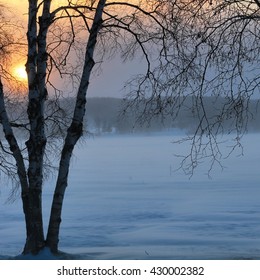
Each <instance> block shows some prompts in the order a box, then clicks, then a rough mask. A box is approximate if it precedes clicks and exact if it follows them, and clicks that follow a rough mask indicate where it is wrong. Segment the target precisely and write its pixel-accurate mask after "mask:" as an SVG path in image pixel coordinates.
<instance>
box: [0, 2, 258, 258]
mask: <svg viewBox="0 0 260 280" xmlns="http://www.w3.org/2000/svg"><path fill="white" fill-rule="evenodd" d="M28 4H29V5H28V18H27V27H26V30H25V31H24V39H25V45H26V50H25V54H24V55H25V57H26V58H27V62H26V72H27V76H28V84H27V101H26V108H25V112H24V114H26V115H27V117H26V118H25V120H24V121H21V120H17V121H13V120H12V119H11V117H10V112H8V108H7V103H6V101H7V95H6V92H7V79H5V77H4V76H3V75H2V76H1V83H0V119H1V124H2V127H3V132H4V135H5V138H6V141H7V143H8V146H9V151H8V153H9V155H11V156H12V157H13V160H14V162H15V165H14V166H15V169H16V173H17V177H18V180H19V184H20V190H21V199H22V203H23V211H24V216H25V224H26V242H25V246H24V250H23V254H28V253H33V254H38V253H39V252H40V251H41V250H42V249H43V248H45V247H48V248H49V249H50V250H51V251H52V252H53V253H58V249H59V247H58V245H59V232H60V223H61V217H62V206H63V199H64V196H65V191H66V188H67V186H68V176H69V168H70V160H71V156H72V154H73V150H74V147H75V145H76V144H77V142H78V140H79V139H80V137H82V134H83V118H84V115H85V110H86V108H85V105H86V102H87V93H88V90H89V83H90V81H91V79H90V78H91V74H92V73H93V70H94V69H95V67H96V66H97V64H98V65H99V64H100V61H103V60H104V59H106V58H108V57H109V58H111V57H113V56H114V55H117V54H118V53H120V55H121V57H122V60H123V61H126V62H127V60H128V59H132V58H135V57H138V59H142V60H143V63H144V65H145V70H144V72H143V73H140V75H137V76H136V77H135V78H134V79H131V80H129V81H128V82H127V83H126V90H127V92H128V96H127V98H126V99H127V104H128V106H127V107H126V111H127V110H128V109H129V108H136V109H137V111H139V108H142V114H141V115H140V116H139V119H140V120H146V119H149V118H151V116H155V117H157V116H161V117H162V118H163V116H164V115H165V114H170V115H171V116H172V117H173V118H174V117H176V116H177V114H178V112H179V109H180V108H181V106H183V104H184V101H185V99H186V98H187V97H188V96H191V97H192V100H193V104H192V106H191V108H190V109H191V110H193V111H194V114H196V116H198V119H199V123H198V126H197V129H196V131H194V135H193V136H192V137H191V138H190V140H191V142H192V146H191V147H192V150H191V151H190V154H189V156H188V157H185V158H184V162H185V160H186V159H189V162H190V167H191V169H192V170H193V168H194V167H196V165H197V163H198V160H199V158H200V156H202V157H205V155H206V156H207V154H205V153H206V150H207V149H209V151H210V153H211V155H212V156H213V162H215V161H217V160H218V156H219V155H220V151H219V149H218V146H217V141H216V138H215V136H216V135H217V134H218V133H219V132H221V131H222V129H223V126H222V120H223V119H225V118H232V119H233V120H234V124H235V125H234V126H233V127H234V128H235V129H236V131H237V133H238V134H237V137H236V140H238V141H239V137H240V136H241V134H243V132H244V130H243V129H244V126H243V122H244V116H245V115H244V114H245V113H246V112H247V110H246V107H245V106H246V104H247V103H246V102H247V100H248V98H250V97H251V96H253V95H254V93H255V92H257V90H259V85H258V84H259V83H258V79H259V77H258V75H257V74H255V73H257V71H258V66H257V65H258V64H259V63H258V60H259V47H258V45H259V44H258V35H259V29H258V24H257V23H258V19H259V6H260V5H259V2H258V1H256V0H255V1H253V0H252V1H224V0H223V1H206V0H204V1H186V0H176V1H169V0H157V1H146V0H139V1H134V0H128V1H117V0H116V1H113V0H87V1H83V0H78V1H76V0H75V1H71V0H70V1H69V0H68V1H66V0H64V1H63V2H62V4H58V5H56V2H55V1H51V0H43V1H38V0H29V1H28ZM55 5H56V6H55ZM97 62H98V63H97ZM244 63H245V64H244ZM2 65H3V66H2V69H3V68H4V64H2ZM244 65H246V67H247V68H245V66H244ZM248 67H249V68H248ZM248 69H250V70H249V73H250V76H247V73H248ZM54 73H56V74H57V73H58V74H59V75H60V77H62V78H66V82H68V81H69V82H70V83H71V85H72V89H73V90H74V93H75V99H76V101H75V104H74V107H73V113H72V116H71V117H70V116H68V117H69V123H67V122H63V121H64V119H65V118H64V116H65V115H64V111H62V110H61V108H60V106H59V98H60V97H61V96H62V95H61V94H60V91H59V89H58V87H57V86H56V85H55V79H54V78H53V74H54ZM207 94H210V95H213V96H216V98H217V97H218V96H220V95H221V96H225V97H226V100H227V102H226V103H225V104H223V106H221V108H219V114H218V115H217V116H210V114H209V112H207V110H206V108H205V104H204V99H203V97H204V96H205V95H207ZM50 100H54V101H53V102H50ZM53 104H54V105H53ZM246 116H248V115H246ZM48 121H51V122H52V124H53V125H54V126H55V127H56V128H57V131H61V134H60V136H62V137H63V142H62V144H61V147H60V154H59V165H58V173H57V178H56V185H55V186H54V193H53V202H52V206H51V214H50V219H49V225H48V230H47V233H45V232H44V227H43V217H42V185H43V178H44V173H46V166H47V165H48V164H46V155H48V154H49V152H52V151H53V149H52V144H53V139H54V137H55V135H51V136H50V135H49V131H48V125H47V123H48ZM17 127H19V128H20V129H23V130H24V131H25V135H26V137H27V139H26V140H25V141H24V142H23V143H21V141H18V138H17V135H16V133H15V132H16V131H15V128H17ZM64 128H66V130H65V131H64ZM231 129H232V128H231ZM203 135H206V136H207V139H206V142H203V141H204V140H203V139H204V138H202V136H203ZM71 187H73V186H71Z"/></svg>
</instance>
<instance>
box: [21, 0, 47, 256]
mask: <svg viewBox="0 0 260 280" xmlns="http://www.w3.org/2000/svg"><path fill="white" fill-rule="evenodd" d="M50 2H51V0H45V1H44V3H43V12H42V16H41V17H40V18H39V26H40V27H39V33H38V36H37V21H36V16H37V9H38V7H37V0H30V1H29V21H28V33H27V39H28V60H27V64H26V69H27V73H28V86H29V104H28V110H27V112H28V118H29V121H30V138H29V140H28V141H27V142H26V146H27V150H28V158H29V167H28V173H27V176H28V181H29V193H28V203H29V207H27V208H26V211H27V212H28V213H27V215H28V217H29V218H28V220H27V221H26V223H27V228H28V231H27V239H26V244H25V247H24V251H23V253H24V254H26V253H33V254H37V253H38V252H39V251H40V250H41V249H42V248H43V247H44V246H45V238H44V231H43V220H42V183H43V157H44V151H45V145H46V136H45V131H44V105H45V100H46V94H47V90H46V86H45V78H46V67H47V55H46V36H47V31H48V27H49V25H50Z"/></svg>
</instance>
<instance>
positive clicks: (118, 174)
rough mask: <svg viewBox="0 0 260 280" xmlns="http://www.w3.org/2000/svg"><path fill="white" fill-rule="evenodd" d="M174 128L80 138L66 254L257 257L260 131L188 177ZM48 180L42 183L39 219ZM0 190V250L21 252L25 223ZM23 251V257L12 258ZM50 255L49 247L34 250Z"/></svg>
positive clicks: (1, 254)
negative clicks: (217, 164)
mask: <svg viewBox="0 0 260 280" xmlns="http://www.w3.org/2000/svg"><path fill="white" fill-rule="evenodd" d="M172 140H173V136H172V135H142V136H140V135H139V136H107V137H97V138H90V139H88V140H87V141H86V143H85V144H81V145H79V146H78V147H77V149H76V152H75V157H74V158H73V164H72V168H71V172H70V179H69V187H68V189H67V193H66V198H65V204H64V210H63V220H62V227H61V236H60V250H61V251H63V252H66V253H68V255H66V254H64V255H63V258H72V259H73V258H74V259H260V187H259V179H260V172H259V162H260V153H259V147H258V145H259V143H260V135H258V134H249V135H247V136H245V138H244V156H241V157H239V156H237V154H236V153H235V154H233V155H232V156H230V157H229V158H228V159H226V160H224V161H223V165H224V166H226V168H225V169H224V170H223V171H221V170H219V169H216V170H214V171H213V173H212V174H211V175H212V178H211V179H210V178H209V177H208V176H207V167H208V163H207V162H206V163H204V164H202V165H201V166H200V167H199V168H198V170H197V171H196V172H195V174H194V176H193V177H192V178H189V177H188V176H185V175H184V174H183V173H182V172H181V171H178V172H174V171H173V170H174V169H175V168H176V167H177V166H178V161H177V159H176V158H175V157H174V156H173V155H174V153H176V152H181V151H183V152H184V153H185V149H187V145H185V144H183V145H173V144H172ZM53 184H54V182H52V181H47V182H46V183H45V187H44V194H43V195H44V213H45V224H47V220H48V215H49V205H50V200H51V192H52V188H53ZM7 197H8V188H7V184H6V185H5V184H3V185H2V188H1V196H0V259H8V258H13V257H14V256H17V255H19V254H20V253H21V250H22V248H23V245H24V240H25V232H24V221H23V215H22V208H21V203H20V201H19V199H17V200H16V201H15V202H14V203H12V204H10V203H6V200H7ZM17 258H20V257H17ZM39 258H41V259H50V258H52V256H51V255H50V254H49V253H48V252H46V251H45V252H43V254H42V255H41V256H40V257H39Z"/></svg>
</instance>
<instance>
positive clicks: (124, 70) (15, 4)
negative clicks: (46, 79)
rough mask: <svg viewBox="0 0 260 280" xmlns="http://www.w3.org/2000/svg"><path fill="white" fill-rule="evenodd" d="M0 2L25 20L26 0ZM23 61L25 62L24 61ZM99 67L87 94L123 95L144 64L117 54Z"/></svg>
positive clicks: (59, 0) (94, 95) (93, 95)
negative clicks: (129, 82) (125, 86)
mask: <svg viewBox="0 0 260 280" xmlns="http://www.w3.org/2000/svg"><path fill="white" fill-rule="evenodd" d="M63 1H64V0H56V1H55V3H57V4H59V3H62V2H63ZM1 2H2V3H3V4H5V5H7V6H8V7H10V8H11V9H12V10H14V11H15V10H17V13H18V14H19V15H20V16H22V15H23V16H24V19H25V21H26V20H27V16H26V14H27V9H28V1H27V0H16V1H8V0H3V1H1ZM58 2H59V3H58ZM24 35H25V36H26V32H25V33H24ZM23 63H25V61H24V62H23ZM23 63H21V62H19V66H23ZM100 69H101V71H95V73H93V74H92V77H91V82H90V88H89V92H88V96H89V97H123V96H124V91H123V88H124V84H125V82H126V81H127V80H129V79H130V78H131V77H133V76H134V75H136V74H139V73H140V72H142V70H143V69H144V64H142V62H140V60H138V61H137V60H136V61H127V62H126V63H123V62H122V60H121V59H120V57H119V56H118V57H115V58H113V59H111V60H109V61H104V62H103V64H102V67H101V68H100ZM14 73H15V72H14ZM63 84H64V82H63V81H60V82H59V83H58V86H61V85H63Z"/></svg>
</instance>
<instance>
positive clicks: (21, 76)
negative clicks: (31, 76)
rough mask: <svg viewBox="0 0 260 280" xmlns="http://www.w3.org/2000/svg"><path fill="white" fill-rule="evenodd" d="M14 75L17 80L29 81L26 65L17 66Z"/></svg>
mask: <svg viewBox="0 0 260 280" xmlns="http://www.w3.org/2000/svg"><path fill="white" fill-rule="evenodd" d="M13 74H14V76H15V78H16V79H17V80H19V81H21V82H25V81H27V73H26V70H25V66H24V65H17V66H15V67H14V70H13Z"/></svg>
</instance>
